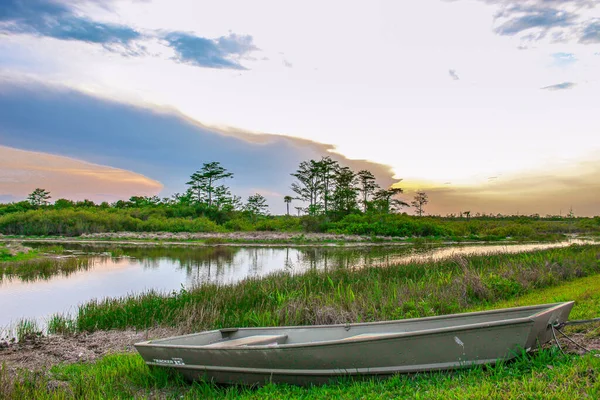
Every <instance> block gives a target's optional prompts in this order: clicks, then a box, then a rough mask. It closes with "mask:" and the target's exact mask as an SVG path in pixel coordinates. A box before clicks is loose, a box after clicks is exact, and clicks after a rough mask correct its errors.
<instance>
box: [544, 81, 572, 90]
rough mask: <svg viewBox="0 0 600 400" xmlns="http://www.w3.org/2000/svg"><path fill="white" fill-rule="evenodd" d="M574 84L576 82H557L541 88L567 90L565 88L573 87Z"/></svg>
mask: <svg viewBox="0 0 600 400" xmlns="http://www.w3.org/2000/svg"><path fill="white" fill-rule="evenodd" d="M576 85H577V84H576V83H573V82H563V83H558V84H556V85H550V86H545V87H543V88H541V89H542V90H551V91H555V90H567V89H573V88H574V87H575V86H576Z"/></svg>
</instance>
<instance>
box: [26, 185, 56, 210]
mask: <svg viewBox="0 0 600 400" xmlns="http://www.w3.org/2000/svg"><path fill="white" fill-rule="evenodd" d="M50 199H51V197H50V192H47V191H46V190H44V189H41V188H37V189H35V190H34V191H33V192H31V193H30V194H29V196H27V200H28V201H29V202H30V203H31V205H33V206H45V205H47V204H48V200H50Z"/></svg>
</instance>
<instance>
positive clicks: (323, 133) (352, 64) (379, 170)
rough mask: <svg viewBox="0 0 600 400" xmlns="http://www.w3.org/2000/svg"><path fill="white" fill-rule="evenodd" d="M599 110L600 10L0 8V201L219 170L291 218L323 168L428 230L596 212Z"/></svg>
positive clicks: (420, 4) (42, 4)
mask: <svg viewBox="0 0 600 400" xmlns="http://www.w3.org/2000/svg"><path fill="white" fill-rule="evenodd" d="M599 109H600V0H561V1H559V0H519V1H515V0H454V1H450V0H405V1H401V2H398V1H348V0H346V1H328V2H316V1H304V2H297V3H290V2H276V1H253V2H247V1H221V2H214V3H211V4H209V3H207V2H198V1H195V0H129V1H125V0H122V1H119V0H115V1H106V0H104V1H99V0H97V1H93V0H89V1H85V0H74V1H73V0H71V1H60V0H56V1H49V0H1V1H0V157H1V158H0V166H1V169H0V201H15V200H19V199H22V198H24V193H26V192H28V191H30V189H31V190H33V189H34V188H35V187H38V186H41V185H45V186H46V187H45V189H47V190H50V191H51V192H52V194H53V197H55V198H58V197H73V198H90V199H94V200H100V201H104V200H106V201H114V200H116V199H119V198H128V197H129V196H131V194H132V193H134V192H135V193H139V194H143V195H151V194H158V195H160V196H161V197H163V196H169V195H171V194H173V193H175V192H183V191H184V190H185V182H186V181H187V177H189V175H190V174H191V173H192V172H193V171H195V170H197V169H199V168H200V167H201V165H202V163H204V162H209V161H220V162H221V163H222V164H223V165H224V166H225V167H227V168H228V169H230V170H232V172H234V174H235V178H234V179H233V180H232V181H231V182H230V183H231V186H232V189H233V191H234V192H236V193H237V194H239V195H242V196H243V197H247V196H248V195H250V194H253V193H255V192H258V193H261V194H263V195H265V196H266V197H267V199H268V201H269V204H270V205H271V210H272V212H273V213H282V212H283V211H284V210H285V205H284V203H283V196H285V195H288V194H291V190H290V188H289V187H290V184H291V183H292V180H293V179H292V177H291V176H290V175H289V174H290V173H291V172H293V171H294V170H295V169H296V167H297V165H298V163H299V162H300V161H302V160H305V159H309V158H320V157H321V156H323V155H331V156H332V157H334V158H335V159H337V160H338V161H340V162H341V163H342V164H345V165H349V166H352V167H353V168H356V169H362V168H366V169H370V170H372V171H373V172H375V173H376V175H377V177H378V180H379V183H380V184H381V185H382V186H389V185H391V184H393V183H394V182H398V181H399V182H400V183H399V184H397V185H398V186H400V187H402V188H404V189H405V194H404V197H403V198H404V199H405V200H410V198H411V197H412V195H413V193H414V191H415V190H418V189H422V190H425V191H426V192H427V193H428V194H429V198H430V203H429V205H427V206H426V212H428V213H430V214H431V213H433V214H442V215H444V214H447V213H458V212H460V211H467V210H468V211H471V213H472V214H474V213H476V212H485V213H494V214H496V213H503V214H516V213H520V214H531V213H539V214H542V215H545V214H559V213H562V214H563V215H564V214H566V213H567V212H568V211H569V210H570V209H573V211H574V212H575V214H577V215H600V201H598V200H597V199H600V134H599V133H600V132H598V127H599V126H600V112H599ZM24 158H26V159H27V160H29V161H28V162H23V159H24ZM91 171H93V173H91ZM84 176H89V177H90V178H89V179H84V178H83V177H84ZM49 177H51V179H50V178H49ZM28 188H29V189H28ZM409 212H410V211H409Z"/></svg>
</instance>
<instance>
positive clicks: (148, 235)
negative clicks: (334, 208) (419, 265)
mask: <svg viewBox="0 0 600 400" xmlns="http://www.w3.org/2000/svg"><path fill="white" fill-rule="evenodd" d="M81 238H82V239H97V238H103V239H117V240H118V239H145V240H206V239H223V240H232V241H244V240H247V241H263V240H266V241H271V240H272V241H281V240H300V239H301V240H303V241H309V242H313V241H314V242H318V241H329V240H336V241H338V240H342V241H349V242H364V241H368V240H370V238H369V237H363V236H357V235H337V234H332V233H298V232H263V231H261V232H176V233H171V232H107V233H90V234H83V235H81ZM382 239H389V240H392V238H391V237H389V238H383V237H382Z"/></svg>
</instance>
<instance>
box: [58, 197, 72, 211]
mask: <svg viewBox="0 0 600 400" xmlns="http://www.w3.org/2000/svg"><path fill="white" fill-rule="evenodd" d="M73 207H75V202H73V201H72V200H68V199H58V200H56V201H55V202H54V208H55V209H56V210H64V209H65V208H73Z"/></svg>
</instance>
